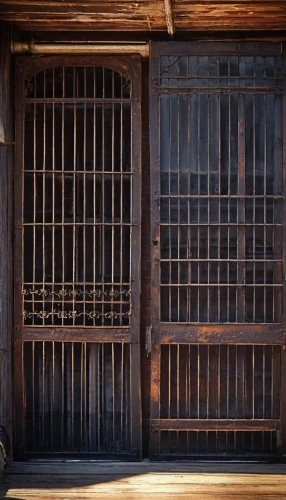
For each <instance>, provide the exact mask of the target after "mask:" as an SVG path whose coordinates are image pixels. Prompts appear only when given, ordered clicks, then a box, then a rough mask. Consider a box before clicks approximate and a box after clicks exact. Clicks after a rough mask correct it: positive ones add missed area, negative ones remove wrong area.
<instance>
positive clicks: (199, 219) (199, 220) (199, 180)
mask: <svg viewBox="0 0 286 500" xmlns="http://www.w3.org/2000/svg"><path fill="white" fill-rule="evenodd" d="M198 67H199V58H198ZM197 99H198V108H197V125H198V126H197V144H198V157H197V160H198V198H197V204H198V271H197V273H198V281H197V282H198V288H197V290H198V292H197V304H198V322H200V319H201V314H200V313H201V309H200V296H201V293H200V292H201V287H200V284H201V280H200V271H201V265H202V263H201V226H200V224H201V199H200V194H201V163H200V141H201V134H200V131H201V120H200V117H201V106H200V104H201V102H200V94H198V95H197Z"/></svg>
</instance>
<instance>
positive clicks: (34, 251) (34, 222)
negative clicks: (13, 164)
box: [23, 103, 37, 325]
mask: <svg viewBox="0 0 286 500" xmlns="http://www.w3.org/2000/svg"><path fill="white" fill-rule="evenodd" d="M33 112H34V117H33V135H34V137H33V139H34V141H33V146H34V165H33V168H34V175H33V178H34V179H33V180H34V199H33V289H34V287H35V282H36V252H37V245H36V222H37V218H36V215H37V176H36V169H37V164H36V154H37V151H36V113H37V104H35V103H34V106H33ZM23 201H24V198H23ZM34 297H35V295H34V294H33V296H32V310H33V313H35V299H34ZM32 324H33V325H35V316H33V319H32Z"/></svg>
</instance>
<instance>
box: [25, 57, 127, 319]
mask: <svg viewBox="0 0 286 500" xmlns="http://www.w3.org/2000/svg"><path fill="white" fill-rule="evenodd" d="M41 99H45V102H41ZM131 101H132V99H131V98H130V84H129V83H128V81H126V80H125V79H124V78H123V77H122V76H121V75H120V74H119V73H117V72H116V71H113V70H109V69H105V68H93V67H59V68H51V69H47V70H44V71H42V72H40V73H39V74H38V75H36V76H35V77H33V78H32V79H27V81H26V87H25V118H24V124H23V126H24V156H23V163H24V166H23V170H24V171H23V186H22V193H23V207H22V220H21V225H22V242H23V252H22V262H23V270H22V283H23V290H22V293H23V308H22V309H23V324H24V325H26V326H85V327H92V326H99V327H100V326H103V327H106V326H110V327H122V326H129V325H130V316H131V292H130V288H131V286H130V283H131V277H130V273H131V256H130V255H131V241H132V211H131V206H132V194H131V193H132V182H133V179H132V178H133V174H132V169H133V166H132V159H131V156H132V154H131V136H132V133H131V127H132V125H131V122H132V112H131V107H132V102H131Z"/></svg>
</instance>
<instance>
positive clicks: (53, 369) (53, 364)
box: [50, 342, 55, 451]
mask: <svg viewBox="0 0 286 500" xmlns="http://www.w3.org/2000/svg"><path fill="white" fill-rule="evenodd" d="M51 392H52V393H51V428H50V429H51V451H53V449H54V403H55V343H54V342H52V387H51Z"/></svg>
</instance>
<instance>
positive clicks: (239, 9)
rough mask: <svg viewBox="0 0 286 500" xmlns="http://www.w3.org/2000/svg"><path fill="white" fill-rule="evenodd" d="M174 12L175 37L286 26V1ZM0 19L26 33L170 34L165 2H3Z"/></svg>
mask: <svg viewBox="0 0 286 500" xmlns="http://www.w3.org/2000/svg"><path fill="white" fill-rule="evenodd" d="M173 10H174V25H175V30H176V32H180V31H194V30H227V29H229V30H239V29H244V30H253V29H256V30H264V29H272V30H274V29H275V30H278V29H280V30H283V29H285V26H286V7H285V2H284V1H283V0H268V1H266V2H265V1H263V0H255V1H250V0H236V1H230V0H208V1H205V2H199V1H197V0H196V1H191V2H186V1H185V0H176V2H175V6H174V9H173ZM0 15H1V18H2V19H5V20H6V21H11V22H13V23H14V24H15V26H17V27H18V28H19V29H21V30H39V31H40V30H46V31H48V30H50V29H53V30H59V31H70V30H73V29H75V30H79V31H80V30H90V31H91V30H92V29H93V27H94V28H95V29H96V30H97V31H104V30H110V31H112V30H116V31H129V32H130V31H142V30H144V31H153V30H161V31H167V29H166V15H165V9H164V0H159V1H155V0H145V1H144V0H138V1H137V2H132V3H130V2H129V1H128V0H125V1H124V0H117V1H114V2H107V1H95V0H92V1H89V2H88V3H86V2H85V3H84V4H82V2H80V1H79V0H73V1H72V2H61V1H55V0H54V1H52V0H50V1H41V0H36V1H34V0H2V1H1V2H0Z"/></svg>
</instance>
